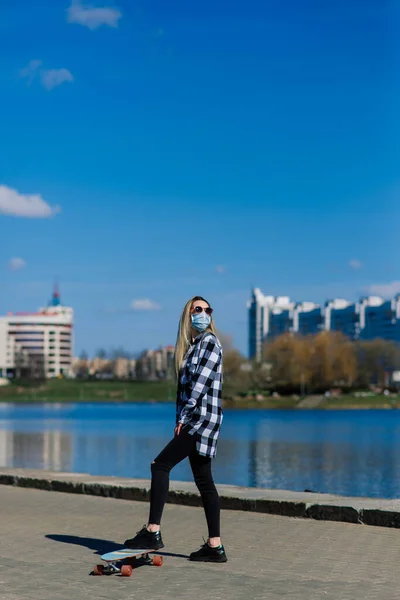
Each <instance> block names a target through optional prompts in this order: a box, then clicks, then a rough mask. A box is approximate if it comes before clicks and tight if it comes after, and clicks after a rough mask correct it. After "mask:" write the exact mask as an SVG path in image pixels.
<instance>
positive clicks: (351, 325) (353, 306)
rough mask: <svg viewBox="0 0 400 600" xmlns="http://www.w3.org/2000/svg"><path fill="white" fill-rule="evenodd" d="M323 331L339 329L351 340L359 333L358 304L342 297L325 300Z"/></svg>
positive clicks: (357, 336) (356, 337) (355, 338)
mask: <svg viewBox="0 0 400 600" xmlns="http://www.w3.org/2000/svg"><path fill="white" fill-rule="evenodd" d="M324 312H325V323H324V329H325V331H341V332H342V333H343V334H344V335H345V336H347V337H348V338H350V339H351V340H357V339H358V338H359V335H360V328H361V325H360V305H359V304H358V303H355V302H348V301H347V300H343V298H336V299H335V300H328V301H327V302H325V311H324Z"/></svg>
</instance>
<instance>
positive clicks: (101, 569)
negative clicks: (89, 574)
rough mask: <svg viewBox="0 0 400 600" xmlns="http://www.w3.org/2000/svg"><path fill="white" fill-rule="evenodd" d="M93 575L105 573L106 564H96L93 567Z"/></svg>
mask: <svg viewBox="0 0 400 600" xmlns="http://www.w3.org/2000/svg"><path fill="white" fill-rule="evenodd" d="M93 575H104V565H96V566H95V567H94V569H93Z"/></svg>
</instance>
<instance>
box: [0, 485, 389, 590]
mask: <svg viewBox="0 0 400 600" xmlns="http://www.w3.org/2000/svg"><path fill="white" fill-rule="evenodd" d="M0 506H1V525H0V533H1V541H0V598H1V600H16V599H18V600H20V599H32V600H67V599H68V600H69V599H71V598H73V599H74V600H75V599H76V600H85V599H87V598H90V599H93V598H96V599H98V598H99V599H107V600H113V599H118V600H123V599H125V598H138V599H139V598H140V599H141V600H150V599H152V598H157V599H159V600H167V599H168V600H172V599H174V600H175V599H178V598H185V599H191V600H201V599H202V598H207V600H218V599H221V600H222V599H223V600H228V599H236V598H238V599H241V598H245V599H246V600H259V599H269V600H289V599H290V600H317V599H318V600H320V599H325V600H358V599H360V600H361V599H362V600H395V599H398V598H400V569H399V557H400V532H399V531H398V530H396V529H390V528H380V527H369V526H365V525H354V524H350V523H333V522H325V521H314V520H311V519H295V518H290V517H281V516H274V515H268V514H261V513H250V512H243V511H231V510H224V511H223V514H222V525H223V533H224V535H223V541H224V543H225V547H226V550H227V554H228V558H229V562H228V563H227V564H225V565H212V564H196V563H191V562H189V561H188V560H187V556H188V554H189V552H190V551H192V550H193V549H197V548H198V547H199V545H200V543H201V541H202V540H201V536H202V535H203V534H204V535H205V522H204V517H203V511H202V509H201V508H198V507H190V506H179V505H175V504H168V505H167V506H166V509H165V515H164V521H163V536H164V541H165V542H166V547H165V548H164V550H163V551H161V552H160V554H161V553H163V554H164V557H165V561H164V566H163V567H161V568H156V567H147V566H142V567H140V568H138V569H136V570H134V572H133V575H132V577H131V578H121V577H118V576H112V577H90V576H89V573H90V571H91V569H92V566H93V565H94V564H96V563H97V562H99V561H98V558H97V556H98V554H100V553H102V552H104V551H107V550H109V549H113V548H115V547H117V546H120V545H121V542H122V541H123V540H124V539H125V537H126V536H128V535H130V534H132V533H134V532H135V531H136V530H137V529H138V528H140V527H141V525H142V524H143V523H144V522H145V521H146V518H147V510H148V506H147V503H144V502H132V501H127V500H116V499H113V498H99V497H95V496H85V495H75V494H65V493H61V492H47V491H43V490H35V489H23V488H19V487H9V486H0Z"/></svg>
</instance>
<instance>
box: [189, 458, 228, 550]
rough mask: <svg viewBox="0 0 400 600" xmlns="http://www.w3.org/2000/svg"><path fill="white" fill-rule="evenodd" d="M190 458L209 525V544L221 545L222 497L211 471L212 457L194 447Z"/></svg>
mask: <svg viewBox="0 0 400 600" xmlns="http://www.w3.org/2000/svg"><path fill="white" fill-rule="evenodd" d="M189 460H190V466H191V467H192V471H193V477H194V481H195V483H196V485H197V487H198V490H199V492H200V495H201V499H202V501H203V506H204V512H205V514H206V520H207V526H208V535H209V540H208V541H209V544H210V546H219V544H220V543H221V540H220V535H221V534H220V499H219V495H218V492H217V488H216V487H215V484H214V480H213V476H212V472H211V461H212V458H209V457H207V456H201V455H200V454H198V453H197V452H196V449H194V450H193V452H192V453H191V454H190V455H189Z"/></svg>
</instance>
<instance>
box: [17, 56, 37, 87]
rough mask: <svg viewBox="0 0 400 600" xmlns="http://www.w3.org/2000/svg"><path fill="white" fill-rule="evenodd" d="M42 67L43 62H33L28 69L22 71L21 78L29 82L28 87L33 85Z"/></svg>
mask: <svg viewBox="0 0 400 600" xmlns="http://www.w3.org/2000/svg"><path fill="white" fill-rule="evenodd" d="M41 66H42V61H41V60H31V61H30V63H29V64H28V66H27V67H25V68H24V69H21V70H20V75H21V77H24V78H25V79H27V80H28V85H30V84H31V83H32V81H33V80H34V79H35V77H36V75H37V74H38V72H39V69H40V67H41Z"/></svg>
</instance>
